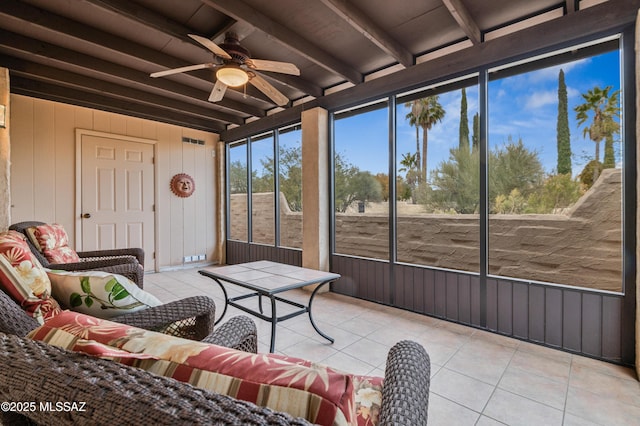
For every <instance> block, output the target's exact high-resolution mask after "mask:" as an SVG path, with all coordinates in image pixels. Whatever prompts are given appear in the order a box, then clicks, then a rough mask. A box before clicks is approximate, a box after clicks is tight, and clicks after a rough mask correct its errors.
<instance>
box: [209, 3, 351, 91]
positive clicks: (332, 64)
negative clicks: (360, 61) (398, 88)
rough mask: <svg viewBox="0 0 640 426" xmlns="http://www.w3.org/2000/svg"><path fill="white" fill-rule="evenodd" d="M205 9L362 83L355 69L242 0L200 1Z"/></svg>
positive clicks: (348, 79) (348, 78) (336, 72)
mask: <svg viewBox="0 0 640 426" xmlns="http://www.w3.org/2000/svg"><path fill="white" fill-rule="evenodd" d="M202 2H203V3H205V4H206V5H208V6H211V7H212V8H214V9H216V10H218V11H220V12H222V13H224V14H225V15H228V16H231V17H232V18H233V19H235V20H237V21H246V22H248V23H249V24H251V25H253V26H254V27H256V28H258V29H259V30H261V31H262V32H264V33H266V34H268V35H269V36H270V37H272V38H273V39H274V40H278V41H279V42H280V43H282V44H284V45H286V46H288V47H289V48H290V49H291V50H294V51H295V52H297V53H298V54H299V55H301V56H303V57H305V58H307V59H308V60H310V61H312V62H314V63H316V64H317V65H319V66H321V67H322V68H324V69H326V70H327V71H329V72H332V73H334V74H337V75H340V76H342V77H344V78H345V79H347V81H350V82H351V83H353V84H358V83H361V82H362V81H363V80H364V77H363V75H362V73H360V72H359V71H358V70H356V69H355V68H352V67H351V66H349V65H347V64H345V63H344V62H342V61H340V60H338V59H336V58H335V57H334V56H333V55H331V54H329V53H327V52H326V51H324V50H322V49H321V48H319V47H318V46H316V45H315V44H313V43H311V42H310V41H308V40H305V39H303V38H302V37H300V35H299V34H297V33H295V32H293V31H292V30H290V29H289V28H287V27H285V26H284V25H282V24H280V23H279V22H276V21H274V20H273V19H271V18H269V17H268V16H266V15H265V14H263V13H261V12H259V11H258V10H256V9H254V8H253V7H251V6H249V5H248V4H246V3H245V2H243V1H241V0H202Z"/></svg>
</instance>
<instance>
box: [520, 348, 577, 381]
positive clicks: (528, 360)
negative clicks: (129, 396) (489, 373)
mask: <svg viewBox="0 0 640 426" xmlns="http://www.w3.org/2000/svg"><path fill="white" fill-rule="evenodd" d="M509 368H510V369H519V370H522V371H525V372H528V373H532V374H537V375H540V376H543V377H547V378H549V379H551V380H555V381H557V382H560V383H563V384H565V385H566V384H567V382H568V381H569V372H570V370H571V364H570V363H569V362H566V361H565V360H564V359H561V360H555V359H553V358H550V357H548V356H541V355H538V354H534V353H530V352H522V351H516V353H515V354H514V355H513V358H512V359H511V363H510V364H509ZM565 387H566V386H565Z"/></svg>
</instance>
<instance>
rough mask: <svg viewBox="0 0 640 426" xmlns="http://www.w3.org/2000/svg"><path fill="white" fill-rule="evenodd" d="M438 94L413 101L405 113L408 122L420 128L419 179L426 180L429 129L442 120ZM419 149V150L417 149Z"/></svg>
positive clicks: (442, 113) (443, 112) (442, 114)
mask: <svg viewBox="0 0 640 426" xmlns="http://www.w3.org/2000/svg"><path fill="white" fill-rule="evenodd" d="M438 99H439V96H438V95H434V96H427V97H426V98H421V99H417V100H415V101H413V103H412V108H411V112H410V113H409V114H407V118H408V119H409V124H411V125H412V126H416V128H417V127H420V128H421V129H422V155H420V154H419V155H420V164H421V166H420V181H421V182H424V181H426V180H427V148H428V145H429V130H431V129H432V128H433V126H434V125H435V124H436V123H438V122H440V121H442V120H443V118H444V116H445V110H444V108H442V105H440V102H439V101H438ZM418 151H420V150H418Z"/></svg>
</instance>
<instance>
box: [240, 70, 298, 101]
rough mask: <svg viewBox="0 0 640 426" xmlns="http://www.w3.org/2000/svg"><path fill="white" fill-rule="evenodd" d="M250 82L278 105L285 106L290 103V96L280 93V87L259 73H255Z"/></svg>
mask: <svg viewBox="0 0 640 426" xmlns="http://www.w3.org/2000/svg"><path fill="white" fill-rule="evenodd" d="M249 83H251V84H253V85H254V86H255V87H256V89H258V90H260V91H261V92H262V93H264V94H265V95H267V96H268V97H269V98H270V99H271V100H273V101H274V102H275V103H276V105H278V106H285V105H286V104H288V103H289V98H287V97H286V96H285V95H283V94H282V93H280V92H279V91H278V89H276V88H275V87H273V86H272V85H271V84H269V83H267V80H265V79H264V78H262V77H260V76H259V75H255V76H254V77H253V78H252V79H251V80H249Z"/></svg>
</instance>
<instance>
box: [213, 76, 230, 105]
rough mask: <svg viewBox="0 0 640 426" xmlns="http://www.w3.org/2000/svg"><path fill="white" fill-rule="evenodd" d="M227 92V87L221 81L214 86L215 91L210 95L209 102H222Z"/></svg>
mask: <svg viewBox="0 0 640 426" xmlns="http://www.w3.org/2000/svg"><path fill="white" fill-rule="evenodd" d="M226 91H227V85H226V84H224V83H223V82H221V81H220V80H218V81H216V84H215V85H214V86H213V90H212V91H211V94H210V95H209V102H218V101H221V100H222V98H223V97H224V92H226Z"/></svg>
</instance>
